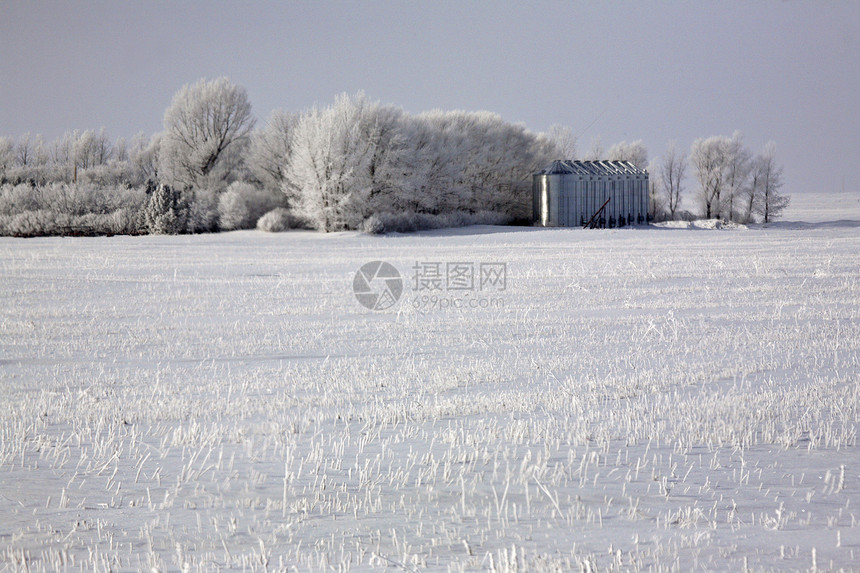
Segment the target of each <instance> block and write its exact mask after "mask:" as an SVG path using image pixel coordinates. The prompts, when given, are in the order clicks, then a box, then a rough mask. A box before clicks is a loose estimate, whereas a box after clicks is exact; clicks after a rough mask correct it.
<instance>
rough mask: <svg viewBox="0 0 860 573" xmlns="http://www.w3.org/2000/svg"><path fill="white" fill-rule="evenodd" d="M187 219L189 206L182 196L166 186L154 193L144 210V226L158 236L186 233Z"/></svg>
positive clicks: (160, 186) (163, 185)
mask: <svg viewBox="0 0 860 573" xmlns="http://www.w3.org/2000/svg"><path fill="white" fill-rule="evenodd" d="M187 217H188V205H187V202H186V201H185V199H184V198H183V197H182V194H181V193H180V192H179V191H177V190H174V189H172V188H171V187H170V186H169V185H165V184H161V185H159V186H158V187H157V188H156V189H155V191H153V192H152V194H151V195H150V196H149V201H148V202H147V204H146V206H145V207H144V209H143V223H144V226H145V227H146V229H147V230H148V231H149V232H150V233H152V234H156V235H176V234H179V233H184V232H185V230H186V225H187Z"/></svg>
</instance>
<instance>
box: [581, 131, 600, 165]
mask: <svg viewBox="0 0 860 573" xmlns="http://www.w3.org/2000/svg"><path fill="white" fill-rule="evenodd" d="M604 155H605V154H604V151H603V141H602V140H601V139H600V136H597V137H594V138H592V140H591V146H590V147H589V148H588V153H586V154H585V157H584V158H583V159H585V160H586V161H600V160H602V159H605V157H604Z"/></svg>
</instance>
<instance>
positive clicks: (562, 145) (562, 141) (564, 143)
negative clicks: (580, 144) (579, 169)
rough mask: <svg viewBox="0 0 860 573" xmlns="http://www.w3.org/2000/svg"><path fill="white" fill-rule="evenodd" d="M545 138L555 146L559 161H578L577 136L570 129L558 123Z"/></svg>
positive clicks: (551, 127) (552, 126)
mask: <svg viewBox="0 0 860 573" xmlns="http://www.w3.org/2000/svg"><path fill="white" fill-rule="evenodd" d="M545 137H546V138H547V139H548V140H549V142H550V143H551V144H552V145H554V146H555V149H556V151H557V152H558V157H557V158H558V159H567V160H573V159H576V136H575V135H574V134H573V130H572V129H570V127H568V126H566V125H560V124H557V123H556V124H553V125H551V126H550V128H549V131H547V132H546V134H545Z"/></svg>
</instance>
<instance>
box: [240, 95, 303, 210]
mask: <svg viewBox="0 0 860 573" xmlns="http://www.w3.org/2000/svg"><path fill="white" fill-rule="evenodd" d="M298 120H299V116H298V115H297V114H294V113H290V112H287V111H283V110H275V111H273V112H272V113H271V115H269V119H268V120H267V121H266V125H265V127H263V129H260V130H258V131H255V132H254V133H252V134H251V142H250V144H249V146H248V152H247V158H246V161H247V163H248V168H249V169H250V170H251V173H252V174H253V175H254V177H255V178H256V179H257V180H258V181H259V182H260V183H261V184H262V185H263V187H265V188H267V189H272V190H275V191H279V190H281V189H282V187H283V185H284V183H285V182H286V181H287V177H286V175H287V166H288V165H289V163H290V152H291V149H292V140H293V131H295V128H296V124H297V123H298ZM290 194H293V192H292V191H291V192H290Z"/></svg>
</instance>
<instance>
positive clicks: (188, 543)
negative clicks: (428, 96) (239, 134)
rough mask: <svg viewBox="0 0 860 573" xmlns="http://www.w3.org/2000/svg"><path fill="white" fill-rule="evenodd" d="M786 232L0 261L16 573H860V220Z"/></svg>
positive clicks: (108, 241)
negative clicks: (360, 277) (65, 572)
mask: <svg viewBox="0 0 860 573" xmlns="http://www.w3.org/2000/svg"><path fill="white" fill-rule="evenodd" d="M793 205H794V207H793V208H794V209H796V208H797V205H798V201H795V202H794V204H793ZM791 214H792V215H793V214H794V212H792V213H791ZM815 217H817V218H818V220H816V219H815ZM786 218H787V219H789V220H790V221H801V220H804V221H807V222H809V223H815V224H810V225H800V224H797V223H779V224H775V225H772V226H770V227H768V228H761V227H755V226H753V227H750V228H749V229H734V230H729V229H713V230H688V229H658V228H650V229H620V230H598V231H584V230H578V229H576V230H541V229H530V228H497V227H471V228H466V229H460V230H454V231H450V230H449V231H434V232H427V233H420V234H415V235H392V236H383V237H374V236H366V235H361V234H355V233H338V234H331V235H323V234H318V233H313V232H289V233H283V234H263V233H259V232H237V233H228V234H221V235H209V236H179V237H112V238H74V239H69V238H44V239H29V240H21V239H9V238H3V239H0V300H2V301H3V305H2V307H0V353H2V354H0V570H6V569H8V570H31V571H33V570H35V571H38V570H57V569H70V570H85V571H89V570H100V571H106V570H138V569H145V570H160V571H173V570H183V571H185V570H187V571H215V570H246V571H253V570H257V571H263V570H279V569H289V570H299V571H310V570H319V571H323V570H326V571H327V570H335V571H348V570H367V569H377V570H407V571H412V570H423V569H429V570H441V571H446V570H452V571H461V570H497V571H514V570H529V571H542V570H575V571H576V570H583V571H640V570H641V571H649V570H650V571H656V570H662V571H690V570H694V569H697V570H703V569H704V570H726V571H741V570H752V571H770V570H799V571H824V570H828V571H833V570H853V571H857V570H860V507H858V503H860V449H858V443H857V431H858V419H860V384H858V382H860V305H858V301H860V257H858V252H860V223H857V221H860V214H858V213H856V212H855V213H854V215H850V216H844V217H843V216H840V217H838V218H826V217H823V216H822V215H820V214H819V215H815V216H814V217H813V216H810V217H804V216H803V215H802V213H800V214H798V215H797V216H787V217H786ZM852 220H853V222H852ZM827 221H830V222H827ZM832 221H842V222H839V223H833V222H832ZM371 261H385V262H388V263H390V264H391V265H393V266H394V267H395V268H396V269H397V270H398V271H399V273H400V274H401V276H402V283H401V286H402V293H401V294H400V297H399V299H398V300H397V302H396V303H395V304H393V305H392V306H390V307H389V308H387V309H386V310H381V311H373V310H368V309H366V308H365V307H364V306H362V305H361V304H359V302H358V300H357V299H356V297H355V296H354V293H353V288H354V287H355V285H356V284H357V283H356V271H358V269H359V267H361V266H362V265H363V264H364V263H367V262H371ZM449 263H450V265H449ZM501 264H504V266H500V265H501ZM469 269H471V274H470V270H469ZM436 271H439V276H438V277H436V276H435V274H434V273H435V272H436ZM485 271H486V272H485ZM470 277H471V281H472V282H471V283H470V282H469V280H470ZM437 278H438V280H439V281H441V282H436V281H437ZM501 278H503V279H504V281H503V282H502V281H500V280H499V279H501ZM389 280H392V281H393V280H394V279H389ZM393 284H394V283H393V282H392V283H387V282H385V281H382V282H380V281H379V280H378V279H377V280H375V281H372V283H371V284H370V285H369V286H370V287H372V288H373V289H381V288H382V287H384V286H386V285H387V286H389V288H391V287H392V285H393ZM436 285H438V286H439V287H440V289H439V290H429V289H428V288H422V289H421V290H415V289H416V287H432V286H436ZM469 286H472V288H471V289H470V288H468V287H469ZM377 291H378V292H382V291H381V290H375V291H374V292H377ZM390 292H394V289H392V290H390Z"/></svg>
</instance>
